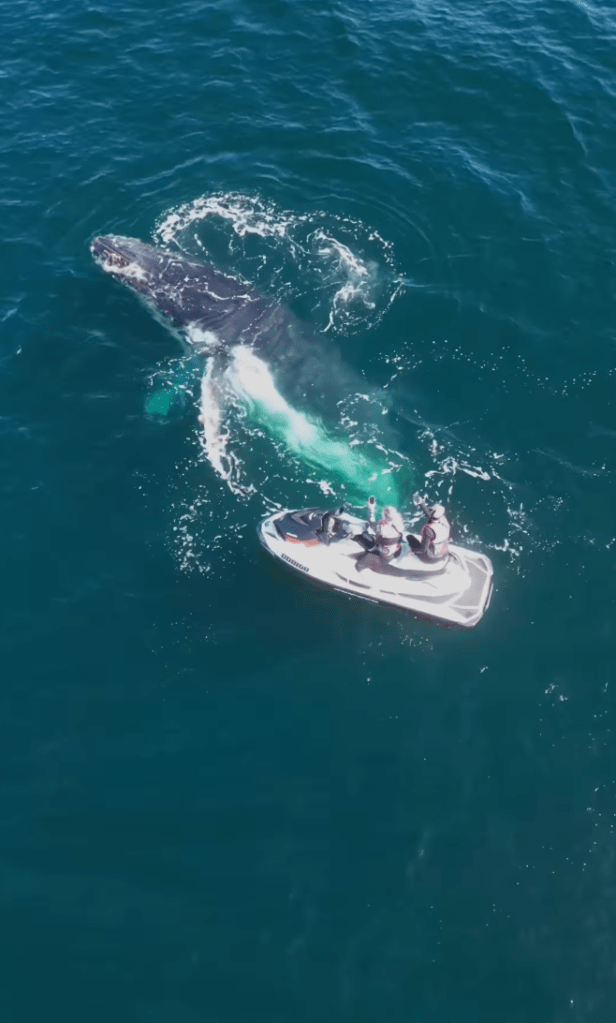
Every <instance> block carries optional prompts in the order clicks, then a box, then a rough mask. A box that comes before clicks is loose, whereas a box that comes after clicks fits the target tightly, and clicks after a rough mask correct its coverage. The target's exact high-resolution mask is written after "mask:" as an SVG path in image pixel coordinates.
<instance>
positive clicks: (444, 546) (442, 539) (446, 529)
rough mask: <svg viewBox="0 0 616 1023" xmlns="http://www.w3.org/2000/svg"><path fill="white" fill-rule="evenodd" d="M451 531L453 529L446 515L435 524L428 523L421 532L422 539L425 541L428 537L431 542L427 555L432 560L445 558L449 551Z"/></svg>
mask: <svg viewBox="0 0 616 1023" xmlns="http://www.w3.org/2000/svg"><path fill="white" fill-rule="evenodd" d="M450 530H451V527H450V525H449V523H448V521H447V519H446V518H445V516H444V515H443V516H442V518H440V519H436V521H434V522H426V524H425V526H424V527H423V528H422V530H421V538H422V540H423V539H424V537H427V538H428V540H429V541H430V542H429V544H428V551H427V553H428V555H429V556H430V557H431V558H444V557H445V555H446V554H447V551H448V550H449V533H450Z"/></svg>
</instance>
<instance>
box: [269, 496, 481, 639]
mask: <svg viewBox="0 0 616 1023" xmlns="http://www.w3.org/2000/svg"><path fill="white" fill-rule="evenodd" d="M328 515H332V516H333V521H334V522H336V523H338V527H337V532H336V534H331V533H330V534H329V535H327V532H326V530H324V529H322V528H316V527H317V526H320V525H321V523H322V522H323V517H324V516H325V517H327V516H328ZM366 526H367V523H366V521H365V519H360V518H358V517H357V516H355V515H352V514H350V513H348V512H346V511H344V512H336V513H330V512H328V511H327V510H326V509H322V508H306V509H302V510H299V511H288V510H286V509H285V510H284V511H279V512H276V513H275V514H274V515H269V516H268V517H267V518H266V519H264V520H263V522H261V524H260V525H259V528H258V533H259V539H260V540H261V543H262V544H263V546H264V547H265V548H266V550H268V551H269V553H270V554H271V555H273V557H275V558H277V559H278V560H279V561H281V562H282V563H283V564H285V565H288V567H289V568H291V569H293V570H294V571H296V572H300V573H302V574H303V575H305V576H307V577H308V578H309V579H312V580H313V581H314V582H319V583H322V584H323V585H325V586H329V587H330V588H331V589H333V590H337V591H338V592H340V593H350V594H351V595H352V596H354V597H360V598H361V599H363V600H370V601H372V602H373V603H378V604H385V605H389V606H391V607H397V608H399V609H401V610H403V611H408V612H411V613H413V614H416V615H418V616H421V617H424V618H430V619H434V620H435V621H441V622H446V623H448V624H450V625H461V626H464V627H465V628H469V627H471V626H473V625H476V624H477V622H478V621H479V620H480V619H481V618H482V616H483V614H484V612H485V611H486V610H487V608H488V606H489V603H490V598H491V596H492V586H493V569H492V563H491V561H490V559H489V558H488V557H486V555H485V554H479V553H477V552H475V551H470V550H467V549H466V548H464V547H458V546H457V545H455V544H450V546H449V555H448V556H447V558H446V559H441V560H439V561H435V562H426V561H424V560H423V558H420V557H418V556H417V555H416V554H414V553H413V551H412V549H411V546H410V545H409V543H408V541H407V540H406V539H405V540H404V541H403V543H402V550H401V553H400V554H399V555H398V557H396V558H395V559H394V560H393V561H391V562H386V561H385V559H384V558H381V557H380V556H379V555H377V554H374V553H370V552H367V551H366V549H365V547H364V545H363V544H362V543H360V542H359V541H358V539H354V538H353V537H354V536H355V537H357V536H359V535H360V534H364V536H365V535H366V533H365V531H366ZM416 539H417V538H416ZM366 555H368V556H366Z"/></svg>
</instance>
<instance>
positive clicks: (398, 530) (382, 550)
mask: <svg viewBox="0 0 616 1023" xmlns="http://www.w3.org/2000/svg"><path fill="white" fill-rule="evenodd" d="M375 506H376V501H375V500H374V498H373V497H371V498H369V500H368V508H369V514H370V519H369V522H370V523H371V524H372V523H374V520H375V517H376V516H375V514H374V509H375ZM403 536H404V523H403V521H402V518H401V517H400V514H399V512H397V511H396V509H395V508H394V507H393V506H392V505H390V504H388V505H386V506H385V507H384V508H383V517H382V518H381V519H379V521H378V522H377V526H376V542H375V544H374V547H373V548H372V550H373V553H374V554H379V555H380V556H381V557H382V558H385V560H386V561H391V560H392V559H393V558H395V557H396V555H397V554H399V553H400V545H401V541H402V538H403Z"/></svg>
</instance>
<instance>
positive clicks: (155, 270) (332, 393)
mask: <svg viewBox="0 0 616 1023" xmlns="http://www.w3.org/2000/svg"><path fill="white" fill-rule="evenodd" d="M91 251H92V255H93V256H94V258H95V260H96V261H97V262H98V263H99V265H100V266H101V267H102V269H103V270H104V271H105V272H106V273H108V274H110V276H111V277H113V278H114V279H115V280H117V281H120V282H121V283H122V284H125V285H126V286H127V287H129V288H130V289H131V290H132V291H134V292H135V293H136V294H137V295H139V296H140V297H141V298H142V299H145V300H146V302H147V304H148V305H149V306H151V307H153V309H154V311H155V313H156V314H158V315H160V317H161V318H162V319H163V321H164V322H165V323H166V324H168V325H169V326H170V327H171V328H172V329H173V331H174V332H176V331H178V330H179V331H180V332H181V334H182V335H183V336H184V338H185V339H186V340H187V341H188V342H189V344H190V346H192V350H193V351H194V352H195V353H196V354H199V355H201V354H202V355H204V356H206V357H207V365H206V369H205V372H204V374H203V379H202V385H201V406H200V407H201V414H200V417H199V418H200V421H201V423H202V425H203V428H204V444H205V449H206V452H207V455H208V458H209V460H210V463H211V464H212V466H213V467H214V468H215V470H216V471H217V472H218V473H219V474H220V475H222V476H224V477H225V478H227V479H229V473H228V471H227V470H226V469H225V462H224V444H225V437H224V432H221V424H222V421H223V419H222V417H223V409H224V407H225V405H226V404H227V400H228V398H229V395H230V394H235V395H236V396H239V397H240V398H241V400H242V401H244V402H245V404H246V405H247V407H249V408H250V410H251V412H252V415H253V418H256V420H257V421H258V422H260V424H261V425H262V426H264V427H265V429H266V430H267V431H268V432H269V433H270V434H272V435H273V436H275V437H276V438H278V439H279V440H282V441H283V443H284V444H285V446H286V447H287V449H288V450H289V451H290V452H291V453H292V454H293V455H295V456H297V457H299V458H301V459H302V461H303V462H305V463H306V464H309V465H311V466H313V467H315V466H316V467H319V468H324V469H325V470H326V471H327V473H328V475H333V477H334V478H335V479H336V480H338V481H342V486H343V488H344V490H345V492H346V493H347V494H351V493H352V494H355V495H362V494H363V493H364V490H367V492H370V491H372V492H374V493H376V494H377V496H379V497H380V498H382V499H383V501H384V503H386V502H389V501H391V500H395V499H396V495H397V487H396V484H395V483H394V479H393V477H392V475H391V473H392V471H395V470H396V469H398V468H400V463H399V459H402V456H400V455H399V453H398V452H396V451H395V450H394V451H393V453H394V454H395V455H397V456H398V457H397V459H396V462H397V464H396V462H392V461H391V458H390V456H389V452H392V449H395V448H396V447H397V443H396V438H395V436H394V435H393V433H392V431H391V429H390V428H388V427H386V428H385V429H384V423H383V419H382V415H383V413H384V412H385V411H386V409H385V407H384V405H385V403H384V401H383V395H382V394H381V395H378V396H377V395H376V394H375V393H374V392H370V390H369V389H368V388H367V385H366V382H365V380H364V378H363V377H362V376H361V375H360V374H359V373H357V372H356V371H355V370H354V369H353V367H351V366H349V365H348V364H347V363H346V362H345V361H344V360H343V359H342V357H341V355H340V352H339V351H338V349H337V348H336V346H335V344H333V343H332V342H330V341H329V339H328V341H327V343H324V342H323V341H322V340H320V339H319V338H317V337H315V336H314V335H313V334H312V333H311V332H310V331H309V330H308V328H306V326H305V325H304V324H302V323H301V322H300V321H299V320H298V319H297V318H296V317H295V316H294V314H293V313H292V312H291V310H289V309H286V308H285V307H283V306H281V305H280V304H279V303H277V302H275V301H273V300H270V299H268V298H266V297H263V296H262V295H260V294H259V293H258V292H257V291H256V290H255V289H254V288H252V287H250V286H249V285H247V284H245V283H243V282H242V281H240V280H238V279H236V278H234V277H231V276H229V275H227V274H225V273H222V272H221V271H220V270H218V269H217V268H215V267H214V266H212V265H211V264H208V263H200V262H199V263H198V262H194V261H192V260H189V259H187V258H186V257H184V256H182V255H179V254H177V253H175V252H170V251H167V250H166V249H162V248H158V247H156V246H154V245H149V244H147V243H145V242H141V241H139V240H138V239H136V238H123V237H119V236H115V235H111V236H106V237H98V238H95V239H94V240H93V242H92V243H91ZM375 412H376V414H377V415H378V429H377V428H376V423H375ZM336 421H337V422H338V424H339V425H341V421H342V425H343V430H342V431H341V436H340V437H336V436H332V434H331V427H330V426H329V425H327V424H332V423H334V424H335V423H336ZM356 427H359V432H360V436H361V439H360V438H358V437H356V436H353V437H351V438H349V436H348V429H349V428H351V429H354V428H356ZM338 432H339V433H340V431H338ZM364 441H366V442H367V444H366V443H363V442H364ZM384 444H386V445H387V447H385V446H384ZM367 445H369V447H368V446H367ZM363 500H365V495H364V496H363V498H362V501H363Z"/></svg>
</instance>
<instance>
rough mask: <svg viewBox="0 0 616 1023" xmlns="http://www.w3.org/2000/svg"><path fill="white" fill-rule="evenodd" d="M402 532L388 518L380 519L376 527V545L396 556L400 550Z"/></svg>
mask: <svg viewBox="0 0 616 1023" xmlns="http://www.w3.org/2000/svg"><path fill="white" fill-rule="evenodd" d="M401 539H402V533H401V532H400V530H399V529H396V527H395V526H394V524H393V522H390V521H389V520H388V519H380V520H379V522H378V524H377V527H376V545H377V547H378V549H379V550H380V551H382V552H383V554H386V555H388V556H389V555H391V556H392V557H393V556H395V555H396V554H397V553H398V551H399V550H400V540H401Z"/></svg>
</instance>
